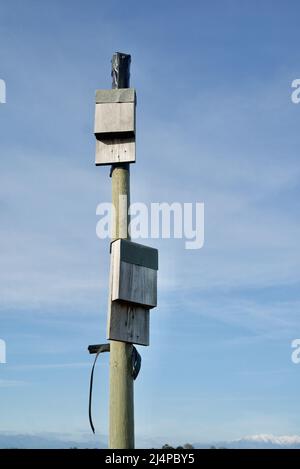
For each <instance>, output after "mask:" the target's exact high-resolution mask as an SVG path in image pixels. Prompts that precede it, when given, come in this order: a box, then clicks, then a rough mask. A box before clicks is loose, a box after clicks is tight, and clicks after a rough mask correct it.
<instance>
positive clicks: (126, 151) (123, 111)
mask: <svg viewBox="0 0 300 469" xmlns="http://www.w3.org/2000/svg"><path fill="white" fill-rule="evenodd" d="M135 106H136V94H135V90H134V89H133V88H121V89H113V90H97V91H96V111H95V128H94V133H95V136H96V165H105V164H113V163H134V162H135Z"/></svg>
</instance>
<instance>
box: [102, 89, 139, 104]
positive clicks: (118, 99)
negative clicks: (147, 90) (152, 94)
mask: <svg viewBox="0 0 300 469" xmlns="http://www.w3.org/2000/svg"><path fill="white" fill-rule="evenodd" d="M135 102H136V94H135V89H134V88H118V89H115V90H96V103H135Z"/></svg>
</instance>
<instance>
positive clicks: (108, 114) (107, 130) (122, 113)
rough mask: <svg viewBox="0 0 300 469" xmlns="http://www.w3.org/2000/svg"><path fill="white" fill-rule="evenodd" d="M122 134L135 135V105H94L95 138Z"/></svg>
mask: <svg viewBox="0 0 300 469" xmlns="http://www.w3.org/2000/svg"><path fill="white" fill-rule="evenodd" d="M122 132H125V133H126V134H127V135H128V134H130V135H131V136H134V135H135V103H134V102H133V103H103V104H96V110H95V127H94V133H95V135H96V136H97V138H98V139H100V138H101V139H102V138H103V135H104V136H105V134H109V135H111V134H114V133H116V134H120V133H122Z"/></svg>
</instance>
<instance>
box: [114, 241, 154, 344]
mask: <svg viewBox="0 0 300 469" xmlns="http://www.w3.org/2000/svg"><path fill="white" fill-rule="evenodd" d="M157 270H158V251H157V249H153V248H150V247H148V246H143V245H141V244H137V243H133V242H131V241H128V240H123V239H119V240H116V241H114V242H113V243H112V244H111V271H110V295H109V317H108V339H111V340H119V341H122V342H129V343H133V344H139V345H149V310H150V309H151V308H154V307H155V306H156V305H157Z"/></svg>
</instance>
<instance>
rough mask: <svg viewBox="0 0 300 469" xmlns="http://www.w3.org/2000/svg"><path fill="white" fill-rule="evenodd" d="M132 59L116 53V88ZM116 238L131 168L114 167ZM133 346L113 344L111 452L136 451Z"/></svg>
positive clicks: (123, 84)
mask: <svg viewBox="0 0 300 469" xmlns="http://www.w3.org/2000/svg"><path fill="white" fill-rule="evenodd" d="M129 66H130V55H127V54H121V53H116V54H114V55H113V59H112V78H113V84H112V87H113V88H128V87H129ZM111 177H112V202H113V205H114V208H115V210H114V218H113V227H112V228H113V238H114V239H118V238H124V239H128V238H129V235H128V223H129V216H128V207H129V204H130V172H129V164H126V163H123V164H122V163H121V164H117V165H113V166H112V172H111ZM132 350H133V346H132V344H127V343H126V342H117V341H111V342H110V383H109V385H110V390H109V448H111V449H131V448H134V393H133V377H132Z"/></svg>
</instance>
